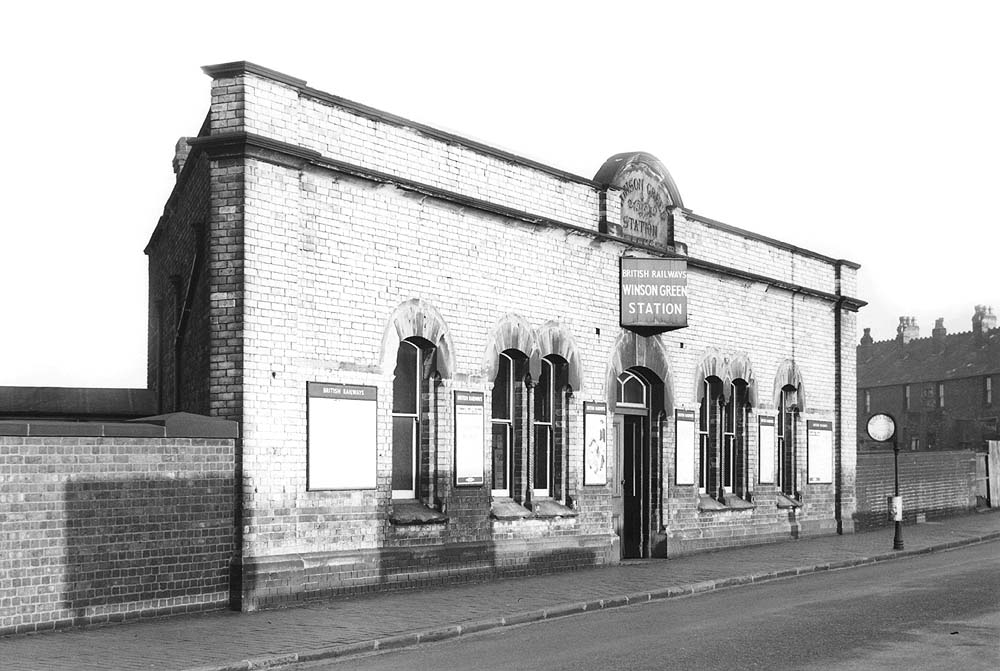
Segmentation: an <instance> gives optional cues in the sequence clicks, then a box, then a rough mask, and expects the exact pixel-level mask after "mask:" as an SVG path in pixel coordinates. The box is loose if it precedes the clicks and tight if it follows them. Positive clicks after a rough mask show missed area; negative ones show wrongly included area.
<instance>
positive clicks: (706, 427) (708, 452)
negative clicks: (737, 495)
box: [698, 376, 725, 496]
mask: <svg viewBox="0 0 1000 671" xmlns="http://www.w3.org/2000/svg"><path fill="white" fill-rule="evenodd" d="M702 384H703V385H704V387H703V390H702V394H701V405H700V407H699V408H698V491H699V492H700V493H702V494H708V495H710V496H715V495H716V494H717V493H718V491H719V486H720V485H719V483H720V478H719V475H720V472H719V470H720V469H719V467H720V463H719V445H720V444H721V443H722V430H723V421H722V410H723V408H724V407H725V406H724V404H725V399H724V398H723V394H722V380H720V379H719V378H717V377H715V376H710V377H707V378H705V379H704V381H703V383H702Z"/></svg>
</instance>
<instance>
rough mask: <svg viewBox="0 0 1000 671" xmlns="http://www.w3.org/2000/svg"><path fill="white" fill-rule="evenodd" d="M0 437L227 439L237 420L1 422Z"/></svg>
mask: <svg viewBox="0 0 1000 671" xmlns="http://www.w3.org/2000/svg"><path fill="white" fill-rule="evenodd" d="M0 436H22V437H34V436H46V437H68V438H90V437H96V438H223V439H225V438H228V439H236V438H238V437H239V427H238V426H237V424H236V422H233V421H230V420H228V419H220V418H218V417H206V416H204V415H195V414H192V413H189V412H174V413H169V414H166V415H156V416H153V417H143V418H141V419H134V420H129V421H127V422H70V421H45V420H40V421H32V420H5V421H0Z"/></svg>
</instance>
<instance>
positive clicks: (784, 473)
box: [778, 386, 798, 496]
mask: <svg viewBox="0 0 1000 671" xmlns="http://www.w3.org/2000/svg"><path fill="white" fill-rule="evenodd" d="M794 394H795V388H794V387H791V386H786V387H785V388H784V389H782V390H781V394H779V395H778V487H780V488H781V492H782V493H783V494H785V495H787V496H795V424H796V421H795V420H796V416H797V414H798V413H797V410H796V408H795V405H794Z"/></svg>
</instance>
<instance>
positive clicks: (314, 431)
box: [306, 382, 378, 490]
mask: <svg viewBox="0 0 1000 671" xmlns="http://www.w3.org/2000/svg"><path fill="white" fill-rule="evenodd" d="M306 389H307V391H306V395H307V403H308V405H307V413H308V414H307V416H306V423H307V425H308V439H307V440H308V442H307V446H306V452H307V459H306V487H307V489H310V490H317V489H375V476H376V468H377V467H376V461H375V445H376V441H375V410H376V408H377V405H378V403H377V398H376V396H377V391H378V390H377V389H376V388H375V387H367V386H361V385H352V384H326V383H322V382H309V383H307V385H306Z"/></svg>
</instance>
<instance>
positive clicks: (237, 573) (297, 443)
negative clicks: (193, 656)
mask: <svg viewBox="0 0 1000 671" xmlns="http://www.w3.org/2000/svg"><path fill="white" fill-rule="evenodd" d="M204 71H205V72H206V73H207V74H208V75H209V76H210V77H211V78H212V95H211V108H210V112H209V114H208V117H207V119H206V121H205V123H204V126H203V127H202V129H201V131H200V132H199V133H198V135H197V137H192V138H184V139H182V141H181V142H180V143H179V144H178V152H177V158H176V161H175V169H176V170H177V173H178V174H177V184H176V187H175V189H174V191H173V193H172V194H171V196H170V198H169V200H168V201H167V203H166V206H165V208H164V213H163V216H162V218H161V219H160V221H159V223H158V225H157V226H156V229H155V231H154V232H153V235H152V238H151V240H150V242H149V245H148V247H147V249H146V253H147V254H148V256H149V277H150V282H149V289H150V312H149V316H150V323H149V385H150V388H151V389H152V390H154V391H155V395H156V398H157V399H158V406H159V407H158V409H157V410H158V411H159V412H173V411H186V412H193V413H200V414H205V415H212V416H217V417H221V418H225V419H230V420H234V421H236V422H238V424H239V426H240V429H241V432H240V436H241V440H240V441H239V443H238V445H237V456H236V460H237V462H236V469H237V482H241V483H242V487H241V488H240V489H239V496H238V497H237V498H238V504H237V510H236V513H235V517H236V523H235V527H236V536H237V538H236V543H235V547H236V548H237V551H236V552H235V553H234V560H233V564H232V567H231V573H232V576H231V577H232V584H233V596H234V604H235V605H237V606H240V607H242V608H244V609H248V610H250V609H255V608H260V607H265V606H268V605H274V604H280V603H285V602H288V601H290V600H295V599H302V598H308V597H315V596H323V595H332V594H342V593H354V592H359V591H367V590H373V589H391V588H396V587H409V586H414V585H420V584H426V583H430V582H443V581H453V580H461V579H465V578H472V577H481V576H484V575H505V574H523V573H531V572H539V571H548V570H557V569H565V568H574V567H580V566H586V565H593V564H600V563H609V562H617V561H619V560H620V559H622V558H630V557H664V556H672V555H676V554H681V553H688V552H694V551H701V550H707V549H714V548H721V547H728V546H739V545H746V544H751V543H761V542H767V541H773V540H777V539H781V538H789V537H797V536H798V535H803V534H822V533H835V532H850V531H852V530H853V514H854V512H855V511H854V506H855V499H854V489H853V485H854V477H855V463H856V461H855V455H856V427H855V421H856V395H855V391H854V389H855V375H856V373H855V344H854V343H855V341H854V338H855V320H856V311H857V310H858V308H859V307H861V306H862V305H864V303H863V302H862V301H860V300H858V299H857V298H856V297H854V294H855V292H856V280H855V277H856V271H857V269H858V266H857V265H856V264H854V263H851V262H849V261H844V260H839V259H833V258H829V257H826V256H823V255H822V254H818V253H815V252H811V251H807V250H804V249H802V248H799V247H797V246H794V245H792V244H789V243H785V242H780V241H777V240H772V239H769V238H766V237H764V236H761V235H757V234H754V233H751V232H749V231H745V230H742V229H739V228H735V227H733V226H730V225H727V224H723V223H720V222H717V221H713V220H712V219H708V218H706V217H703V216H700V215H697V214H695V213H694V212H692V211H691V210H690V209H688V208H687V207H685V206H684V203H683V202H682V200H681V196H680V193H679V191H678V189H677V187H676V185H675V184H674V182H673V180H672V178H671V177H670V175H669V173H668V172H667V170H666V169H665V168H664V166H663V165H662V164H661V163H660V162H659V161H658V160H657V159H656V158H654V157H652V156H650V155H648V154H644V153H631V154H619V155H616V156H614V157H612V158H610V159H609V160H608V161H607V162H605V163H604V164H603V166H600V167H599V170H598V171H597V172H596V176H595V178H594V179H587V178H583V177H578V176H575V175H572V174H568V173H566V172H563V171H561V170H557V169H554V168H551V167H548V166H545V165H541V164H539V163H536V162H534V161H530V160H527V159H524V158H521V157H519V156H515V155H512V154H510V153H507V152H504V151H500V150H497V149H493V148H491V147H488V146H485V145H483V144H480V143H478V142H474V141H471V140H467V139H464V138H461V137H458V136H455V135H452V134H450V133H447V132H443V131H440V130H437V129H434V128H431V127H428V126H425V125H423V124H420V123H416V122H413V121H410V120H407V119H402V118H399V117H397V116H394V115H392V114H389V113H385V112H382V111H379V110H375V109H372V108H370V107H367V106H365V105H362V104H359V103H355V102H352V101H349V100H345V99H342V98H339V97H337V96H335V95H331V94H329V93H325V92H322V91H318V90H316V89H313V88H310V87H309V86H307V84H306V82H305V81H302V80H300V79H296V78H294V77H290V76H288V75H284V74H281V73H278V72H274V71H272V70H269V69H267V68H263V67H260V66H257V65H254V64H251V63H247V62H236V63H227V64H222V65H215V66H210V67H206V68H204Z"/></svg>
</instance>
